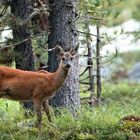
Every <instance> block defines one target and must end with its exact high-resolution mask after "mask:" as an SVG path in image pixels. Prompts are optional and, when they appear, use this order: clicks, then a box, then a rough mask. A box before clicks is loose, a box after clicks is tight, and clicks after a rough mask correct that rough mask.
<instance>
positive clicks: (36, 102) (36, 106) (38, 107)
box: [34, 98, 42, 130]
mask: <svg viewBox="0 0 140 140" xmlns="http://www.w3.org/2000/svg"><path fill="white" fill-rule="evenodd" d="M34 109H35V111H36V114H37V126H38V128H39V130H41V121H42V114H41V100H40V99H37V98H34Z"/></svg>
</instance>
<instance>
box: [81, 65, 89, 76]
mask: <svg viewBox="0 0 140 140" xmlns="http://www.w3.org/2000/svg"><path fill="white" fill-rule="evenodd" d="M88 69H89V67H86V69H85V70H84V71H83V72H82V73H81V74H80V75H79V76H80V77H81V76H82V75H84V73H85V72H86V71H87V70H88Z"/></svg>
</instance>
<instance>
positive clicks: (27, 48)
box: [11, 0, 34, 109]
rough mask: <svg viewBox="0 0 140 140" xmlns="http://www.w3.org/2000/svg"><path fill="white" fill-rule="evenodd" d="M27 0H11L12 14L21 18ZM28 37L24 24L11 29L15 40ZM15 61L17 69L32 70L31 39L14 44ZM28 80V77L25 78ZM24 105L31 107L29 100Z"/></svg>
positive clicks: (24, 11) (25, 9) (24, 12)
mask: <svg viewBox="0 0 140 140" xmlns="http://www.w3.org/2000/svg"><path fill="white" fill-rule="evenodd" d="M27 1H28V0H12V3H11V12H12V14H13V15H14V16H15V17H17V18H20V19H22V18H23V17H24V16H25V14H26V11H28V7H29V4H28V2H27ZM29 37H30V33H29V30H28V28H27V27H26V25H24V26H17V27H16V26H15V27H14V29H13V38H14V40H15V41H17V42H18V41H21V40H24V39H26V38H29ZM15 63H16V68H17V69H22V70H34V58H33V52H32V44H31V39H29V40H28V41H26V42H23V43H21V44H19V45H17V46H15ZM27 80H28V79H27ZM23 105H24V107H25V108H27V109H30V108H32V107H33V104H32V103H31V102H25V103H23Z"/></svg>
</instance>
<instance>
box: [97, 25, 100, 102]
mask: <svg viewBox="0 0 140 140" xmlns="http://www.w3.org/2000/svg"><path fill="white" fill-rule="evenodd" d="M99 36H100V30H99V26H98V25H97V44H96V59H97V60H96V63H97V64H96V65H97V100H98V101H100V98H101V75H100V39H99Z"/></svg>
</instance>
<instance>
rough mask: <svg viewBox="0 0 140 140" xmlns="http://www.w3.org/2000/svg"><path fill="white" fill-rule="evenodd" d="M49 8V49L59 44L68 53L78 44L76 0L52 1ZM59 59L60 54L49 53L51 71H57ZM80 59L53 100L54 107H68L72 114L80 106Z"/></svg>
mask: <svg viewBox="0 0 140 140" xmlns="http://www.w3.org/2000/svg"><path fill="white" fill-rule="evenodd" d="M49 6H50V17H49V26H50V34H49V39H48V44H49V48H52V47H54V46H55V45H57V44H59V45H60V46H61V47H62V48H63V49H64V50H65V51H68V50H69V49H70V48H72V47H75V46H76V44H77V43H78V37H77V32H76V31H75V22H74V20H75V15H76V9H75V8H76V5H75V0H50V1H49ZM58 58H59V55H58V52H56V51H52V52H49V59H48V66H49V71H51V72H52V71H56V69H57V68H58V65H59V59H58ZM78 59H79V56H78V55H77V56H76V58H75V60H74V65H73V67H72V68H71V71H70V74H69V76H68V78H67V80H66V82H65V83H64V85H63V86H62V87H61V89H59V91H57V93H56V94H55V97H54V98H53V99H52V100H51V105H52V106H54V107H67V108H69V109H70V110H71V111H72V113H74V112H75V109H76V107H77V106H79V105H80V98H79V65H78ZM58 82H59V81H58Z"/></svg>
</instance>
